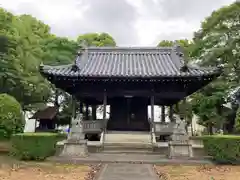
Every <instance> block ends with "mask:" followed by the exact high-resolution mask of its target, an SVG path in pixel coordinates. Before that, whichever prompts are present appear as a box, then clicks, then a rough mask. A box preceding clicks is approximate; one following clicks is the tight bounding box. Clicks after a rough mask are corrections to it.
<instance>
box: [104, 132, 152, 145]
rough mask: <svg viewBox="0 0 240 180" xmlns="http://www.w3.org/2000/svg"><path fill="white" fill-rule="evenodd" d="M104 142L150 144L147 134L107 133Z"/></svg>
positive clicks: (149, 137)
mask: <svg viewBox="0 0 240 180" xmlns="http://www.w3.org/2000/svg"><path fill="white" fill-rule="evenodd" d="M105 142H111V143H113V142H134V143H150V142H151V136H150V134H149V133H141V132H139V133H137V132H134V133H131V132H108V133H107V134H105Z"/></svg>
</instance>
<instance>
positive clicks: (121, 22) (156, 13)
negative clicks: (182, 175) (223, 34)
mask: <svg viewBox="0 0 240 180" xmlns="http://www.w3.org/2000/svg"><path fill="white" fill-rule="evenodd" d="M178 1H180V0H178ZM233 1H234V0H211V3H210V1H209V0H202V1H201V3H200V2H199V3H196V2H195V1H193V0H181V3H179V2H177V1H176V0H161V1H160V0H0V5H1V6H2V7H3V8H6V9H8V10H10V11H11V12H13V13H16V14H24V13H25V14H31V15H33V16H35V17H37V18H38V19H40V20H42V21H43V22H45V23H46V24H48V25H50V27H51V29H52V32H53V33H55V34H57V35H59V36H67V37H71V38H76V37H77V35H79V34H82V33H86V32H108V33H110V34H111V35H112V36H113V37H114V38H115V39H116V41H117V43H118V45H127V46H134V45H141V46H147V45H156V44H157V43H158V41H160V40H163V39H171V40H173V39H179V38H191V37H192V34H193V32H194V31H195V30H197V29H198V28H199V27H200V21H201V20H203V18H204V17H205V16H208V15H210V13H211V11H212V10H214V9H217V8H219V7H221V6H222V5H225V4H229V3H231V2H233ZM186 7H187V8H186Z"/></svg>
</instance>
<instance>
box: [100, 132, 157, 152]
mask: <svg viewBox="0 0 240 180" xmlns="http://www.w3.org/2000/svg"><path fill="white" fill-rule="evenodd" d="M102 153H107V154H114V153H116V154H131V153H134V154H151V153H153V148H152V144H151V136H150V134H149V132H121V131H120V132H119V131H111V132H108V133H106V134H105V141H104V147H103V151H102Z"/></svg>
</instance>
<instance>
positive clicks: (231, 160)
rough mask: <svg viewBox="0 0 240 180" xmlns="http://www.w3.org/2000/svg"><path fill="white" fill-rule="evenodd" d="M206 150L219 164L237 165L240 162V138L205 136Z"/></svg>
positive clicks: (232, 136)
mask: <svg viewBox="0 0 240 180" xmlns="http://www.w3.org/2000/svg"><path fill="white" fill-rule="evenodd" d="M202 139H203V144H204V149H205V151H206V152H207V153H208V155H210V156H212V157H213V160H215V161H216V162H217V163H221V164H237V163H239V160H240V136H234V135H214V136H203V137H202Z"/></svg>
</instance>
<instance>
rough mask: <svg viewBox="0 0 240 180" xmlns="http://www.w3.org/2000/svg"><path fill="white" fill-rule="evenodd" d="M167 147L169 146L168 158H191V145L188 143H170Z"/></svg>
mask: <svg viewBox="0 0 240 180" xmlns="http://www.w3.org/2000/svg"><path fill="white" fill-rule="evenodd" d="M168 146H169V147H168V148H169V152H168V156H169V158H182V157H185V158H186V157H188V158H192V157H193V150H192V144H190V143H182V142H172V141H170V142H169V144H168Z"/></svg>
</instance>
